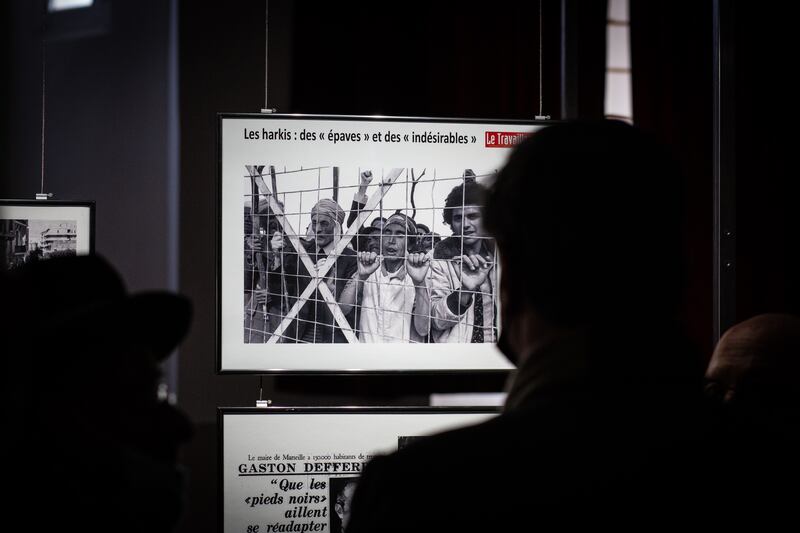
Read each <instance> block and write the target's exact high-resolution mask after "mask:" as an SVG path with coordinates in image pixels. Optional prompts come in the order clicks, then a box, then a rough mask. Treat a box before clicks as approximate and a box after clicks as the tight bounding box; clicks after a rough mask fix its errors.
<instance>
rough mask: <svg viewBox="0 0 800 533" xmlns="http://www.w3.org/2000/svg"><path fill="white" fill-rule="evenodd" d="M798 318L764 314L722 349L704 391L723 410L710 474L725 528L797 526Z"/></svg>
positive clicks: (730, 334) (736, 330)
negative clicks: (716, 486)
mask: <svg viewBox="0 0 800 533" xmlns="http://www.w3.org/2000/svg"><path fill="white" fill-rule="evenodd" d="M799 378H800V317H797V316H793V315H786V314H777V313H771V314H763V315H758V316H755V317H752V318H750V319H747V320H745V321H743V322H740V323H738V324H736V325H734V326H733V327H731V328H730V329H729V330H728V331H726V332H725V335H723V336H722V338H721V339H720V341H719V342H718V343H717V346H716V348H715V349H714V353H713V355H712V356H711V361H710V363H709V365H708V369H707V370H706V393H707V394H708V396H709V398H710V399H711V401H712V402H713V403H714V404H715V406H716V407H717V409H718V410H717V414H718V417H717V422H718V423H719V430H720V431H719V434H718V438H719V439H718V442H717V443H716V444H715V445H714V446H713V453H712V454H709V459H708V465H707V466H706V468H705V471H706V472H707V473H708V474H709V475H711V476H713V477H714V478H715V479H717V480H718V481H719V486H720V488H721V490H717V491H716V493H715V494H714V495H713V497H714V498H715V499H716V500H717V501H715V502H713V503H712V502H710V503H712V504H713V505H714V506H715V507H717V508H719V509H725V510H727V511H728V512H725V513H720V516H719V520H718V521H717V522H718V524H719V525H720V526H722V527H725V526H727V525H735V526H736V527H737V528H741V527H743V526H742V524H743V521H744V520H748V519H749V520H755V521H757V522H758V525H759V529H761V530H764V531H767V530H779V529H785V528H786V527H789V528H791V527H792V526H789V525H788V524H792V523H794V524H795V527H796V523H797V513H796V507H797V501H798V499H800V489H798V485H797V483H798V481H797V480H798V479H800V394H799V393H798V392H799V391H798V389H799V387H798V379H799Z"/></svg>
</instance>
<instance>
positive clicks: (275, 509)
mask: <svg viewBox="0 0 800 533" xmlns="http://www.w3.org/2000/svg"><path fill="white" fill-rule="evenodd" d="M496 414H497V413H496V412H454V411H452V410H451V411H448V410H447V409H442V411H441V412H432V411H427V412H418V413H414V412H383V413H368V412H363V411H362V412H358V411H355V410H354V411H353V412H347V408H343V409H340V410H338V412H333V413H301V412H286V411H283V412H272V413H269V412H263V413H258V412H254V413H250V414H236V413H226V412H225V410H224V409H223V410H222V493H223V507H222V508H223V520H224V527H223V531H224V532H226V533H234V532H235V533H245V532H247V531H250V532H251V533H252V531H253V528H252V526H255V525H257V526H259V527H258V533H265V532H266V531H267V529H268V528H267V525H269V524H276V523H289V522H290V520H292V518H287V517H286V516H285V513H286V512H287V511H291V510H292V509H294V508H296V507H298V505H295V504H290V503H289V496H292V495H295V496H302V495H304V493H306V492H308V493H309V494H310V495H312V496H317V497H320V496H325V497H326V498H327V497H328V491H329V486H328V482H329V478H331V477H344V476H357V475H358V472H352V471H348V472H337V473H327V474H326V473H309V474H308V475H295V474H297V473H298V472H300V473H302V472H304V470H305V468H310V467H305V468H304V465H305V464H307V463H308V464H314V463H316V464H322V465H324V464H325V463H333V462H338V463H352V462H356V463H361V462H362V461H366V459H367V458H368V457H369V456H371V455H375V454H379V453H380V454H385V453H391V452H394V451H396V450H397V438H398V437H400V436H427V435H432V434H435V433H440V432H442V431H447V430H450V429H456V428H459V427H464V426H468V425H473V424H479V423H481V422H484V421H486V420H488V419H490V418H491V417H493V416H496ZM284 454H286V455H291V456H298V455H299V454H302V455H303V456H304V457H305V459H302V460H284V459H283V457H284ZM334 454H339V455H342V456H355V457H356V458H355V459H336V458H335V456H334ZM315 456H317V457H323V458H321V459H314V457H315ZM359 456H361V457H359ZM266 457H270V458H271V459H270V460H266ZM275 457H279V458H280V459H278V460H276V459H275ZM325 457H330V459H326V458H325ZM251 458H252V459H251ZM259 458H260V459H259ZM281 463H282V464H284V466H285V465H287V464H288V463H293V464H295V467H296V472H294V473H293V474H292V475H286V474H284V475H281V474H280V473H277V472H276V473H272V474H269V473H257V474H255V475H252V474H251V475H242V473H241V472H240V469H241V470H244V472H245V473H247V472H250V471H252V470H258V469H259V467H260V468H262V469H268V468H267V467H268V465H269V464H273V467H271V468H273V469H274V470H277V469H278V464H281ZM260 465H264V466H260ZM318 468H322V467H318ZM312 478H313V479H314V481H315V482H316V483H321V482H322V483H324V484H325V487H324V488H323V487H322V486H320V485H317V486H316V488H313V489H312V488H311V487H310V484H311V480H312ZM284 479H285V480H288V481H286V482H285V483H303V486H302V488H299V489H298V488H293V489H290V490H286V491H283V490H281V488H280V483H281V480H284ZM294 487H296V485H294ZM275 494H278V495H279V496H282V497H283V502H282V503H281V504H275V503H261V502H263V501H264V499H262V495H263V497H264V498H267V499H268V498H270V497H273V496H274V495H275ZM273 501H274V500H273ZM329 504H330V502H329V501H326V502H324V503H317V504H306V505H305V507H306V509H307V510H308V511H311V512H313V511H314V510H316V509H319V510H321V509H323V508H324V507H327V506H329ZM329 519H330V517H325V518H317V517H306V518H302V517H301V518H294V520H295V523H310V522H311V521H314V522H315V523H317V524H319V523H320V522H327V521H328V520H329ZM248 526H250V529H248ZM317 531H324V532H326V533H328V532H329V531H330V529H329V528H328V527H325V528H324V529H318V530H317Z"/></svg>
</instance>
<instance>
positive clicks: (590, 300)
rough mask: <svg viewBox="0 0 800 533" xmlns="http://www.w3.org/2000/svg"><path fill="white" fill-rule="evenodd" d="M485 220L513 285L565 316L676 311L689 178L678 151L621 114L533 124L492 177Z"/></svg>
mask: <svg viewBox="0 0 800 533" xmlns="http://www.w3.org/2000/svg"><path fill="white" fill-rule="evenodd" d="M485 225H486V226H487V228H488V230H489V231H490V233H492V234H493V236H494V237H495V239H496V240H497V244H498V246H499V250H500V254H501V258H502V260H503V276H502V277H503V279H504V280H505V281H507V285H508V286H509V287H513V291H510V292H509V293H508V294H506V295H504V297H505V298H506V300H507V301H506V302H504V305H507V306H508V308H509V309H510V310H511V311H512V312H513V311H514V309H516V308H520V309H521V308H524V307H530V308H532V309H534V310H535V311H536V312H537V313H538V314H539V315H541V316H542V317H544V318H545V319H547V320H548V321H550V322H552V323H554V324H558V325H564V326H575V325H582V324H591V323H594V322H597V321H601V320H604V319H607V318H608V317H611V316H613V319H614V320H619V321H624V320H625V319H628V318H632V317H634V318H635V317H640V316H642V315H643V314H644V315H649V314H652V313H655V314H657V315H659V316H664V315H669V314H671V313H674V312H675V310H676V305H677V304H678V303H679V302H680V294H681V292H680V291H681V289H682V287H683V283H684V270H683V267H684V264H683V253H682V242H681V238H682V233H681V232H682V225H683V203H682V179H681V174H680V173H679V171H678V169H677V167H676V165H675V164H674V163H673V161H672V159H671V158H670V157H668V155H667V154H666V153H665V152H664V151H663V150H662V149H661V148H660V147H659V146H657V145H656V144H655V143H654V142H653V141H652V140H651V139H650V138H649V137H647V136H646V135H645V134H643V133H642V132H641V131H639V130H638V129H636V128H634V127H632V126H629V125H627V124H625V123H623V122H618V121H611V120H605V121H598V122H586V123H583V122H575V123H562V124H556V125H552V126H548V127H545V128H544V129H542V130H539V131H537V132H536V133H534V134H532V135H531V136H530V137H529V138H528V139H526V140H525V141H524V142H523V143H521V144H520V145H519V146H518V147H517V149H516V150H514V152H513V153H512V154H511V156H510V158H509V160H508V163H507V165H506V166H505V168H503V169H502V171H501V172H500V175H499V176H498V179H497V180H496V181H495V183H494V184H493V186H492V187H491V189H490V191H489V195H488V199H487V202H486V208H485Z"/></svg>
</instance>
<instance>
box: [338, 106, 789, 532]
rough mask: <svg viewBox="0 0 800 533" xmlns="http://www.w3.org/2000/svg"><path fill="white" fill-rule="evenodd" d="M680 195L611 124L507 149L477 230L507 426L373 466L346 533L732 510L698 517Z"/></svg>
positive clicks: (672, 523)
mask: <svg viewBox="0 0 800 533" xmlns="http://www.w3.org/2000/svg"><path fill="white" fill-rule="evenodd" d="M682 180H683V178H682V175H681V173H680V172H679V170H678V167H677V164H675V163H674V161H673V160H672V159H671V158H670V157H669V156H668V155H667V154H666V152H665V151H664V150H663V149H661V147H660V146H658V145H657V144H656V143H655V142H654V141H653V140H652V139H651V138H650V137H649V136H647V135H646V134H645V133H643V132H641V131H640V130H638V129H636V128H634V127H633V126H630V125H628V124H625V123H622V122H618V121H610V120H603V121H595V122H588V123H584V122H574V123H573V122H567V123H559V124H554V125H551V126H546V127H544V128H542V129H540V130H538V131H536V132H535V133H533V134H532V135H531V136H529V137H528V138H527V139H525V140H524V141H522V142H521V143H520V144H519V146H518V147H517V148H515V149H514V151H513V152H512V153H511V154H510V156H509V158H508V163H507V164H506V166H505V167H504V168H503V169H502V171H501V172H500V175H499V177H498V178H497V180H496V181H495V183H494V184H493V185H491V187H490V189H489V193H488V195H487V197H486V203H485V205H486V207H485V212H484V219H483V222H485V226H486V228H487V230H488V231H490V232H491V234H492V235H493V236H494V237H495V239H496V243H497V247H498V256H499V258H500V261H501V265H502V271H503V275H502V277H501V278H500V287H499V292H500V296H501V297H500V299H499V302H500V306H501V308H502V309H501V311H502V312H501V317H502V335H501V337H500V339H499V341H498V347H499V348H500V349H501V351H502V353H503V354H504V355H506V357H507V358H508V359H509V360H510V361H511V362H513V363H515V364H516V365H517V371H516V372H515V373H514V375H513V381H512V382H511V384H510V387H509V391H508V397H507V400H506V402H505V406H504V409H503V413H502V414H500V415H499V416H494V417H490V418H489V419H488V420H487V421H486V422H483V423H481V424H478V425H474V426H470V427H466V428H462V429H456V430H453V431H448V432H445V433H442V434H439V435H433V436H430V437H426V438H425V439H421V440H419V441H417V442H414V443H412V444H411V445H409V446H408V447H406V448H404V449H403V450H399V451H397V452H395V453H393V454H391V455H378V456H376V457H375V458H374V459H372V460H371V461H370V462H369V463H368V464H367V466H366V468H365V469H364V471H363V473H362V476H361V480H360V482H359V485H358V487H357V489H356V494H355V496H354V498H353V504H352V513H351V516H350V523H349V529H348V533H367V532H370V533H374V532H380V533H400V532H407V531H417V532H437V533H438V532H441V531H459V532H462V533H465V532H475V533H478V532H480V533H485V532H489V531H497V532H507V531H573V530H576V531H577V530H584V529H601V530H602V529H611V530H614V531H640V530H648V529H654V528H656V527H655V526H657V527H658V528H661V529H665V528H670V529H679V528H681V527H686V524H689V523H701V524H702V522H696V520H698V517H699V516H702V514H701V513H706V515H705V516H706V517H712V518H713V515H715V514H719V513H721V512H724V511H722V510H721V509H720V508H717V507H713V506H709V505H708V504H707V501H708V496H709V494H710V493H712V492H713V491H715V490H717V489H718V488H719V482H718V480H717V479H716V478H714V477H713V476H707V474H706V472H707V468H706V463H707V461H709V459H713V457H712V456H711V454H712V453H713V451H712V449H710V448H709V447H708V440H707V439H706V437H705V436H704V433H703V428H705V427H707V426H708V421H709V420H708V417H707V416H706V415H705V414H704V409H703V406H704V405H705V404H706V402H705V400H704V398H703V381H702V380H703V365H702V358H701V357H700V354H699V352H698V350H696V348H695V347H694V346H693V344H692V343H691V342H690V341H689V339H688V336H687V332H686V327H685V325H684V324H685V314H684V313H685V308H684V307H682V304H683V301H682V300H683V298H684V297H685V295H686V285H687V284H686V276H685V263H686V256H685V241H684V236H685V235H686V233H684V222H685V220H686V218H685V217H686V213H685V210H684V205H685V198H684V196H683V189H682ZM473 194H474V189H473V192H470V191H469V190H468V191H464V196H465V197H467V202H464V203H465V205H474V204H477V203H480V202H482V199H481V198H479V199H478V200H475V199H471V197H472V195H473ZM481 196H482V195H481ZM453 203H455V202H453ZM459 203H460V202H459ZM451 205H452V204H451ZM455 225H456V223H455V222H454V226H455ZM454 229H455V228H454ZM455 233H456V234H459V233H461V232H458V231H456V232H455ZM463 233H466V231H464V232H463ZM442 242H445V241H442ZM440 244H441V243H440ZM434 263H436V260H434ZM477 266H480V263H479V264H478V265H477ZM431 268H433V267H431ZM792 483H796V478H794V479H792ZM409 495H413V498H414V504H413V512H408V498H409ZM795 508H796V505H795V506H793V507H792V508H791V509H792V510H794V509H795ZM794 514H796V513H794Z"/></svg>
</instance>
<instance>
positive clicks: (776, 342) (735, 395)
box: [706, 313, 800, 417]
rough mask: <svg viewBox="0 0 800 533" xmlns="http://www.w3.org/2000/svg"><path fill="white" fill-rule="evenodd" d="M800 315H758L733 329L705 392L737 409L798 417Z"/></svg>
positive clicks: (716, 353) (715, 361) (719, 347)
mask: <svg viewBox="0 0 800 533" xmlns="http://www.w3.org/2000/svg"><path fill="white" fill-rule="evenodd" d="M798 378H800V317H797V316H794V315H784V314H777V313H776V314H764V315H758V316H755V317H753V318H750V319H748V320H745V321H743V322H740V323H738V324H736V325H734V326H733V327H731V328H730V329H729V330H728V331H726V332H725V334H724V335H723V336H722V338H721V339H720V340H719V342H718V343H717V346H716V348H715V349H714V353H713V355H712V356H711V361H710V362H709V365H708V369H707V370H706V392H707V393H708V394H709V396H710V397H711V398H712V399H714V400H715V401H718V402H720V403H721V404H724V405H725V406H726V407H728V408H731V409H733V410H742V411H750V412H752V413H753V414H756V413H760V414H762V415H763V414H765V413H767V412H770V413H787V414H791V413H796V414H794V415H793V416H795V417H797V416H798V415H800V396H798V394H797V390H796V389H797V386H796V383H797V380H798Z"/></svg>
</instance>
